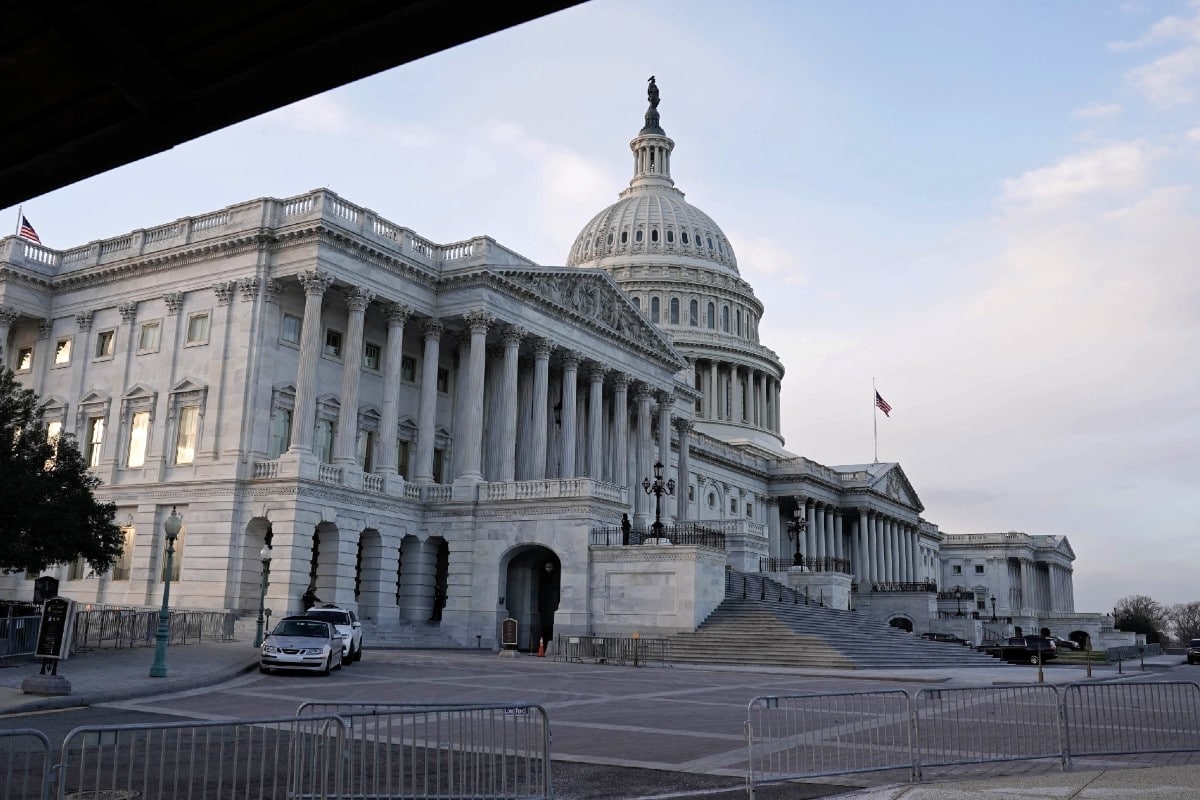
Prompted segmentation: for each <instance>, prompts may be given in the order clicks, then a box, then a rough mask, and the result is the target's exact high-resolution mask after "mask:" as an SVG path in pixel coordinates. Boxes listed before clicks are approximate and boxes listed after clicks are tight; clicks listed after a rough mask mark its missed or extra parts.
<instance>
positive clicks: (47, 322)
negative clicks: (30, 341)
mask: <svg viewBox="0 0 1200 800" xmlns="http://www.w3.org/2000/svg"><path fill="white" fill-rule="evenodd" d="M53 330H54V320H52V319H39V320H38V338H39V339H49V338H50V333H51V331H53Z"/></svg>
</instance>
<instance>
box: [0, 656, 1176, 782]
mask: <svg viewBox="0 0 1200 800" xmlns="http://www.w3.org/2000/svg"><path fill="white" fill-rule="evenodd" d="M446 655H447V657H450V658H454V657H455V653H454V651H446ZM470 656H471V657H472V658H478V654H476V653H473V652H471V653H470ZM547 660H549V659H547ZM153 661H154V648H152V647H138V648H127V649H121V650H96V651H92V652H88V653H83V654H80V655H77V656H75V657H72V658H71V659H69V660H67V661H64V662H62V663H61V664H60V666H59V670H58V672H59V675H61V676H62V677H64V678H66V679H67V680H68V681H70V683H71V694H70V695H67V696H63V697H38V696H35V695H27V694H24V693H22V691H21V683H22V681H24V680H25V679H26V678H27V677H30V676H34V675H37V674H38V670H39V663H38V662H36V661H31V660H28V659H19V660H15V661H10V662H9V663H6V664H4V665H3V667H2V668H0V714H24V713H31V712H38V711H46V710H50V709H58V708H70V707H75V706H87V705H97V704H102V703H107V702H115V701H119V700H127V699H131V698H138V697H151V696H154V695H159V694H168V693H172V692H179V691H181V690H187V689H195V688H198V687H204V686H215V685H217V684H219V683H222V682H224V681H227V680H229V679H232V678H234V677H237V676H238V675H241V674H243V673H245V672H248V671H251V670H253V669H255V668H256V666H257V663H258V662H257V651H256V650H255V649H254V648H253V647H252V646H251V645H250V642H249V641H234V642H221V643H201V644H187V645H175V646H172V647H171V648H170V649H169V650H168V654H167V670H168V676H167V677H166V678H151V677H149V672H150V665H151V664H152V663H153ZM1180 661H1181V659H1180V657H1178V656H1155V657H1151V658H1147V659H1146V672H1147V673H1149V672H1151V671H1155V670H1160V669H1163V668H1165V667H1168V666H1174V665H1177V664H1179V663H1180ZM613 669H624V668H621V667H614V668H613ZM628 669H631V670H632V669H634V668H632V667H630V668H628ZM647 669H655V667H649V668H647ZM693 669H696V670H701V669H708V670H712V669H721V668H718V667H712V666H705V665H676V668H675V669H674V670H673V671H672V674H675V675H678V676H679V678H680V679H681V680H684V681H686V680H687V679H686V673H687V672H688V671H690V670H693ZM726 669H737V670H738V671H762V672H780V673H786V674H789V675H794V676H795V677H797V678H803V677H812V678H818V677H820V678H826V679H827V678H830V677H842V678H851V679H852V678H869V679H874V680H895V681H904V682H914V681H915V682H922V683H936V684H944V685H955V684H959V685H989V684H1012V683H1029V682H1034V681H1036V680H1037V668H1036V667H1011V666H1005V665H1001V664H999V663H997V665H996V667H984V668H971V669H957V670H858V671H853V672H847V671H842V670H786V669H782V668H758V667H746V666H739V667H736V668H733V667H729V668H726ZM1123 673H1124V674H1123V675H1119V674H1118V673H1117V670H1116V667H1115V666H1113V667H1110V666H1107V665H1106V666H1104V667H1098V668H1096V669H1095V670H1094V677H1093V680H1114V679H1130V678H1135V677H1137V676H1139V675H1141V674H1144V673H1142V671H1141V669H1140V664H1139V663H1138V662H1136V661H1134V662H1129V663H1126V664H1125V667H1124V670H1123ZM1044 676H1045V679H1046V681H1047V682H1048V683H1054V684H1059V685H1061V684H1066V683H1071V682H1077V681H1084V680H1087V677H1086V671H1085V668H1084V667H1073V666H1050V667H1046V668H1045V669H1044ZM1197 724H1200V720H1198V721H1197ZM551 725H553V719H551ZM20 726H21V724H20V718H19V717H16V718H12V717H10V718H9V719H8V720H6V721H5V722H4V723H0V728H3V727H20ZM1195 759H1196V760H1200V754H1196V755H1195ZM829 782H830V783H831V784H836V778H832V779H830V781H829ZM804 783H806V784H808V785H809V786H810V788H815V785H816V784H819V781H816V780H810V781H805V782H804ZM788 786H789V785H788V784H777V785H772V786H764V787H763V788H762V791H761V792H760V794H761V796H762V798H764V799H766V798H776V797H787V796H788V795H789V790H788ZM735 793H736V792H735ZM684 794H686V792H684ZM742 794H744V792H742ZM805 796H813V795H805ZM1118 796H1120V797H1138V798H1150V800H1184V798H1188V800H1190V799H1191V798H1195V797H1198V796H1200V764H1196V765H1186V766H1153V767H1146V768H1136V769H1126V768H1122V769H1109V770H1103V771H1088V772H1084V771H1080V772H1070V773H1045V774H1036V775H1033V774H1030V775H1016V776H1009V777H993V778H987V779H982V780H970V781H954V782H946V781H942V782H929V783H921V784H896V785H891V786H883V787H873V788H869V789H862V790H858V791H854V792H850V793H848V794H841V795H837V797H840V798H846V799H847V800H849V799H851V798H852V799H853V800H901V798H903V800H958V799H959V798H989V799H991V798H1010V797H1011V798H1017V797H1020V798H1032V797H1038V798H1041V797H1061V798H1073V799H1074V798H1079V799H1081V800H1093V799H1094V800H1100V798H1105V799H1106V800H1107V798H1112V797H1118Z"/></svg>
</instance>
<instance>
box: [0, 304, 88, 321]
mask: <svg viewBox="0 0 1200 800" xmlns="http://www.w3.org/2000/svg"><path fill="white" fill-rule="evenodd" d="M87 313H88V318H89V319H90V318H91V314H92V312H90V311H89V312H87ZM19 316H21V312H19V311H17V310H16V309H15V308H0V322H2V323H5V324H8V325H12V324H13V323H15V322H16V321H17V317H19Z"/></svg>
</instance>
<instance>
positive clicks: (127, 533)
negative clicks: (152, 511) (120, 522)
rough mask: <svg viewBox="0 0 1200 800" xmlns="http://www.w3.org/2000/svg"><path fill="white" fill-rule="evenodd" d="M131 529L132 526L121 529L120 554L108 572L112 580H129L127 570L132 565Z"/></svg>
mask: <svg viewBox="0 0 1200 800" xmlns="http://www.w3.org/2000/svg"><path fill="white" fill-rule="evenodd" d="M133 530H134V529H133V528H132V527H127V528H122V529H121V536H122V539H123V542H122V544H121V555H120V557H119V558H118V559H117V563H116V564H113V567H112V571H111V572H110V573H109V574H110V575H111V576H112V579H113V580H114V581H127V580H129V571H130V569H131V568H132V567H133Z"/></svg>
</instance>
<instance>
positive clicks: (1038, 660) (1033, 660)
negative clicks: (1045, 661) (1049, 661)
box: [1029, 655, 1042, 667]
mask: <svg viewBox="0 0 1200 800" xmlns="http://www.w3.org/2000/svg"><path fill="white" fill-rule="evenodd" d="M1029 663H1030V664H1033V665H1034V666H1035V667H1036V666H1037V665H1038V664H1040V663H1042V659H1041V658H1039V657H1038V656H1036V655H1033V656H1030V657H1029Z"/></svg>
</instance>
